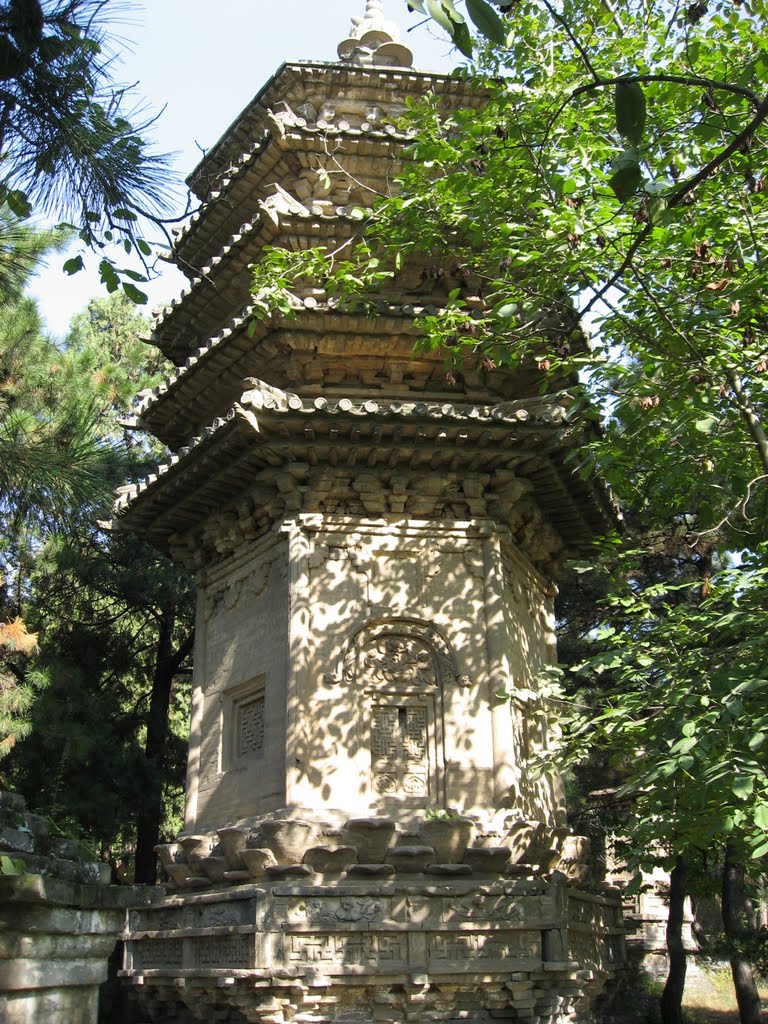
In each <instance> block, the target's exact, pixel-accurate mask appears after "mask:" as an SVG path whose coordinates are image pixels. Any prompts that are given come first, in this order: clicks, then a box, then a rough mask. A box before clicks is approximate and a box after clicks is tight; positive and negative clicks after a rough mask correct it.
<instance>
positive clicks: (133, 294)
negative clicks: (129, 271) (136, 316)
mask: <svg viewBox="0 0 768 1024" xmlns="http://www.w3.org/2000/svg"><path fill="white" fill-rule="evenodd" d="M123 291H124V292H125V294H126V296H127V297H128V298H129V299H130V300H131V302H135V303H136V305H137V306H143V305H145V304H146V302H147V301H148V300H147V294H146V292H143V291H142V290H141V289H140V288H137V287H136V285H135V284H131V283H130V281H123Z"/></svg>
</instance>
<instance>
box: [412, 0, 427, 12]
mask: <svg viewBox="0 0 768 1024" xmlns="http://www.w3.org/2000/svg"><path fill="white" fill-rule="evenodd" d="M408 7H409V8H410V10H411V11H418V12H419V14H424V15H426V13H427V11H426V8H425V7H424V3H423V0H408Z"/></svg>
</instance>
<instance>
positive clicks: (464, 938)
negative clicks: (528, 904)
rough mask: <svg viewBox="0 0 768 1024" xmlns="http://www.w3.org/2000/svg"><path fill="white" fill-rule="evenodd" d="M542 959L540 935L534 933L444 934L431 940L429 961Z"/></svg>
mask: <svg viewBox="0 0 768 1024" xmlns="http://www.w3.org/2000/svg"><path fill="white" fill-rule="evenodd" d="M540 955H541V954H540V952H539V942H538V935H537V933H534V932H511V933H510V932H507V933H499V932H494V933H492V934H490V935H488V934H473V933H468V932H456V933H451V932H443V933H441V934H435V935H430V937H429V957H430V959H432V960H437V961H441V960H444V961H453V962H461V961H465V960H466V961H473V962H474V961H477V960H508V959H515V958H516V957H538V956H540Z"/></svg>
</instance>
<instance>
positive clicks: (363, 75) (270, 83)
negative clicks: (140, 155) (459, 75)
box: [186, 61, 482, 199]
mask: <svg viewBox="0 0 768 1024" xmlns="http://www.w3.org/2000/svg"><path fill="white" fill-rule="evenodd" d="M315 75H320V76H323V77H327V78H336V79H337V80H338V79H340V80H341V81H342V82H344V81H353V82H354V84H355V86H356V88H358V89H360V88H365V87H366V84H367V83H370V85H371V86H372V87H373V86H374V83H377V84H378V86H379V88H380V86H381V83H382V82H383V81H386V80H391V81H392V82H393V83H399V82H403V81H405V82H409V81H410V82H413V83H421V86H422V87H421V88H420V89H415V90H414V92H415V93H419V92H420V93H423V92H424V91H425V90H424V88H423V85H424V83H425V82H427V81H428V82H431V83H434V84H435V85H436V86H438V88H439V90H440V92H441V93H445V94H447V95H446V97H445V98H446V99H448V98H450V97H455V98H456V100H457V101H458V100H459V99H461V100H462V102H463V103H464V105H466V104H468V103H470V104H471V103H472V102H473V101H474V102H482V100H481V99H480V98H477V99H475V97H477V93H476V92H473V91H472V89H471V88H470V87H468V86H467V84H466V83H465V82H462V81H461V80H460V79H456V78H453V77H452V76H451V75H446V74H443V73H437V72H433V71H423V70H419V69H416V68H401V67H393V66H387V65H372V66H371V67H358V66H353V65H350V64H342V63H337V62H324V61H286V62H284V63H283V64H281V65H280V67H279V68H278V69H277V71H276V72H275V73H274V74H273V75H272V76H271V77H270V78H269V79H268V80H267V81H266V82H265V83H264V85H263V86H262V87H261V89H260V90H259V91H258V92H257V93H256V94H255V96H254V97H253V99H252V100H251V101H250V103H248V104H247V105H246V106H245V107H244V108H243V110H242V111H241V112H240V113H239V114H238V115H237V117H236V118H235V119H234V120H233V121H232V122H231V124H230V125H229V126H228V127H227V129H226V130H225V131H224V132H223V134H222V135H221V136H220V138H219V140H218V141H217V142H216V143H215V145H214V146H213V147H212V148H211V149H210V150H209V151H208V152H207V153H206V155H205V157H204V158H203V159H202V160H201V161H200V162H199V163H198V164H197V166H196V167H195V168H194V169H193V170H192V172H191V173H190V174H189V175H188V177H187V179H186V181H187V184H188V185H189V187H190V189H191V190H192V191H193V192H194V193H195V195H197V196H198V197H199V198H201V199H202V198H204V197H205V195H206V192H207V191H208V184H209V183H210V181H211V180H213V179H215V178H217V177H218V175H220V174H221V173H222V171H223V170H224V169H225V168H226V167H227V165H228V163H229V162H231V160H232V159H233V156H236V155H237V154H238V152H242V151H243V150H244V149H245V148H246V146H247V144H248V141H249V140H252V139H253V138H254V137H257V136H258V134H260V133H259V132H258V124H259V122H260V121H261V120H263V118H264V117H265V115H266V113H267V111H268V110H269V107H270V105H272V104H275V103H277V102H279V101H280V100H282V99H284V98H285V96H286V95H287V94H288V93H289V92H290V89H291V87H292V86H295V85H300V86H305V85H306V83H307V82H308V81H311V79H312V77H313V76H315ZM337 84H338V82H337ZM202 183H205V187H203V184H202Z"/></svg>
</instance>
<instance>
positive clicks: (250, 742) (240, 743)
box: [235, 693, 264, 757]
mask: <svg viewBox="0 0 768 1024" xmlns="http://www.w3.org/2000/svg"><path fill="white" fill-rule="evenodd" d="M236 730H237V741H236V744H235V749H236V751H237V756H238V757H247V756H248V754H258V753H260V752H261V751H262V750H263V749H264V694H263V693H260V694H258V695H257V696H255V697H251V698H250V699H248V700H243V701H240V702H239V703H238V704H237V725H236Z"/></svg>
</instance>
